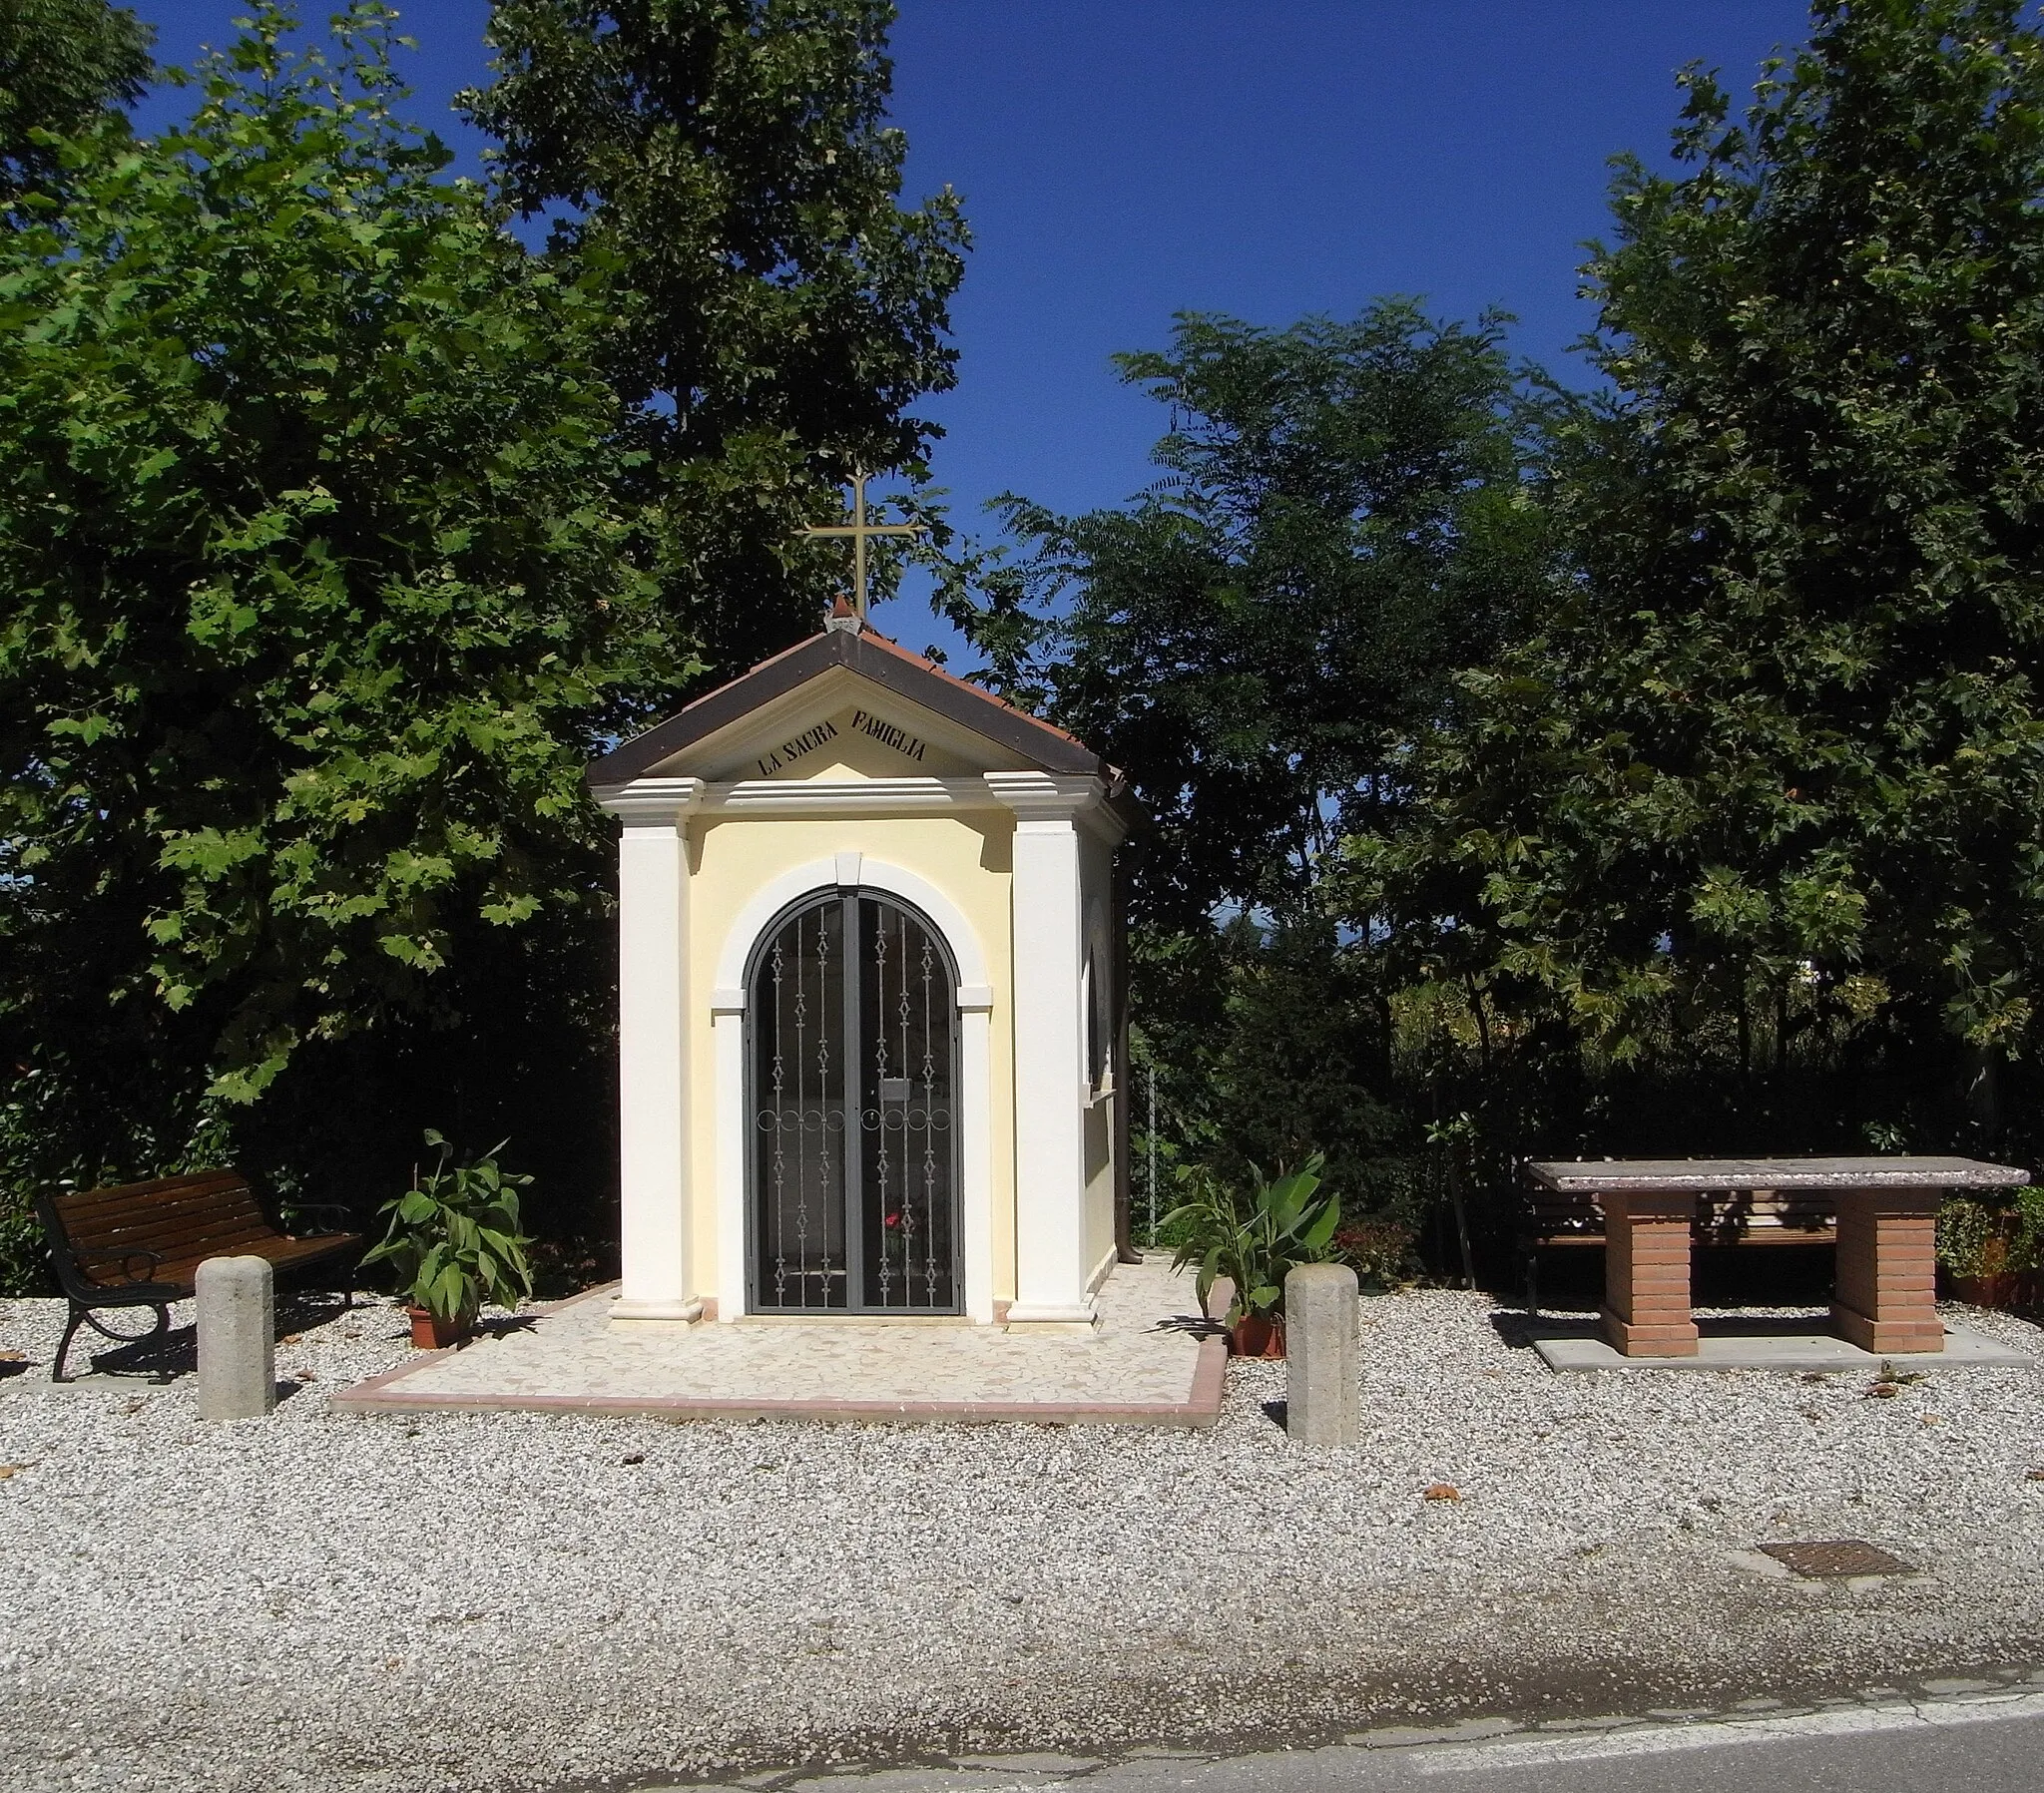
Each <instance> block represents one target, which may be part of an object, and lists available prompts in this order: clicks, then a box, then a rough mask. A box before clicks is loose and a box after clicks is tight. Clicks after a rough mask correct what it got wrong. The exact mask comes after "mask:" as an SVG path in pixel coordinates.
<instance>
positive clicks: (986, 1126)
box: [711, 852, 994, 1325]
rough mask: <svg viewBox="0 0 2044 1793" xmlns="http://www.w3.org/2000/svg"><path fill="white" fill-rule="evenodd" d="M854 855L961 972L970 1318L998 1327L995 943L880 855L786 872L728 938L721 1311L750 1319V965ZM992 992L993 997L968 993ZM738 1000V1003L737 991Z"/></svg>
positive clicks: (720, 1052) (962, 1209) (831, 885)
mask: <svg viewBox="0 0 2044 1793" xmlns="http://www.w3.org/2000/svg"><path fill="white" fill-rule="evenodd" d="M847 860H850V861H852V862H853V866H852V868H851V869H853V870H854V872H855V876H856V879H857V883H858V886H859V887H860V888H861V889H865V890H879V891H885V892H886V893H887V894H888V895H889V896H896V897H899V898H901V899H902V900H903V901H904V902H907V903H912V904H914V905H915V907H916V908H918V909H919V910H921V911H922V913H923V914H924V915H926V916H927V917H928V918H929V920H930V922H931V924H932V925H933V926H934V927H935V928H936V930H937V932H938V933H939V934H941V935H942V936H943V937H944V943H945V945H946V946H948V947H949V948H950V950H951V959H952V963H953V964H954V965H955V966H956V967H957V971H958V980H959V982H958V999H959V1000H958V1007H959V1011H960V1013H959V1018H958V1032H959V1051H958V1127H959V1139H958V1173H959V1186H958V1210H959V1213H958V1219H959V1243H960V1245H961V1247H962V1249H963V1255H964V1258H965V1288H964V1307H965V1312H966V1316H967V1318H969V1319H971V1320H974V1321H977V1322H978V1323H979V1324H981V1325H991V1324H992V1322H993V1317H994V1293H993V1291H994V1269H993V1199H994V1192H993V1180H994V1179H993V1102H994V1091H993V1047H992V1026H991V1023H992V1008H993V983H992V979H991V978H990V976H989V975H988V971H987V958H986V951H985V948H984V947H983V946H982V945H981V943H980V939H979V936H978V934H977V933H976V932H975V931H974V929H973V927H972V924H971V923H970V922H969V921H967V920H966V919H965V912H964V911H963V910H962V909H960V908H959V907H958V905H957V904H956V903H954V902H952V901H951V899H950V898H949V897H947V896H946V895H945V894H944V893H943V892H942V891H941V890H939V889H938V888H937V887H936V886H935V885H934V884H932V883H930V882H929V880H928V879H926V878H923V877H921V876H919V875H918V874H916V873H915V872H912V871H909V870H908V869H906V868H905V867H903V866H898V865H892V864H889V863H888V862H887V861H886V860H883V859H875V858H874V857H873V856H872V855H871V854H870V853H852V852H845V853H833V854H832V855H831V856H830V857H829V858H827V859H814V860H810V861H809V862H808V863H807V864H805V865H798V866H795V867H794V868H792V869H791V870H789V871H785V872H782V873H781V874H780V876H778V877H777V878H773V879H770V880H769V881H768V882H767V884H765V885H763V886H762V887H761V888H760V889H759V890H758V891H757V892H755V893H754V895H753V898H752V900H751V901H750V902H749V903H747V904H746V906H745V908H744V909H743V910H741V911H740V912H739V916H738V919H737V920H736V921H734V922H733V923H732V926H731V931H730V933H728V934H727V935H726V936H725V939H724V947H723V950H722V951H721V953H720V954H719V956H718V961H717V981H716V986H715V997H714V999H713V1003H712V1022H711V1028H712V1037H713V1042H714V1044H713V1046H712V1055H713V1057H714V1059H715V1072H716V1104H717V1144H716V1160H717V1239H718V1251H717V1317H718V1320H719V1322H720V1323H723V1322H727V1321H731V1322H736V1321H738V1320H741V1319H743V1318H745V1317H746V1144H747V1140H748V1138H749V1133H748V1129H747V1126H746V1048H745V1038H746V1035H745V1022H746V1016H745V1010H746V971H747V966H748V963H749V961H750V960H751V959H752V956H753V949H754V947H755V946H756V945H757V944H758V943H759V941H760V938H761V936H762V935H764V934H765V933H766V931H767V928H768V927H770V926H771V925H772V923H773V921H774V919H775V917H777V916H778V915H779V914H780V913H781V912H782V911H783V910H784V909H786V908H787V907H788V905H789V904H791V903H794V902H797V901H799V900H800V899H801V898H802V897H805V896H807V895H809V894H810V893H811V892H812V891H823V890H836V889H839V888H841V887H842V886H841V885H840V882H839V877H840V871H841V870H842V869H844V867H845V861H847ZM982 994H983V995H984V997H985V1001H984V1003H976V1002H968V1001H967V998H968V996H971V997H978V996H980V995H982ZM733 998H735V999H736V1002H735V1003H733V1004H729V1006H728V999H733Z"/></svg>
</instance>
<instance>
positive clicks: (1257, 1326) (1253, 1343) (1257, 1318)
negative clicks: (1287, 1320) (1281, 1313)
mask: <svg viewBox="0 0 2044 1793" xmlns="http://www.w3.org/2000/svg"><path fill="white" fill-rule="evenodd" d="M1229 1346H1230V1349H1231V1350H1233V1351H1234V1353H1235V1355H1236V1356H1237V1357H1282V1356H1283V1355H1284V1322H1283V1321H1282V1320H1280V1319H1277V1318H1275V1317H1274V1316H1272V1315H1270V1314H1245V1315H1244V1316H1243V1317H1242V1318H1241V1319H1240V1320H1238V1321H1236V1323H1235V1326H1234V1328H1233V1330H1232V1331H1231V1332H1230V1333H1229Z"/></svg>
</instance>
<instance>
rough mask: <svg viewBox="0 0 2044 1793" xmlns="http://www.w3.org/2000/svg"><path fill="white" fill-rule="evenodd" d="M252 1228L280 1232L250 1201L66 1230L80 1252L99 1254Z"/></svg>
mask: <svg viewBox="0 0 2044 1793" xmlns="http://www.w3.org/2000/svg"><path fill="white" fill-rule="evenodd" d="M252 1227H253V1228H254V1229H255V1230H256V1232H274V1231H276V1228H275V1227H273V1226H271V1225H270V1224H269V1222H268V1221H267V1220H265V1219H264V1218H263V1217H262V1210H261V1209H260V1208H258V1207H256V1204H255V1203H254V1202H253V1201H250V1202H236V1203H235V1204H233V1205H232V1206H227V1205H223V1206H222V1207H219V1208H188V1209H187V1210H185V1211H184V1212H183V1213H177V1214H159V1215H144V1216H141V1217H139V1218H137V1219H135V1220H132V1221H129V1222H127V1223H126V1224H124V1225H121V1226H94V1227H76V1228H73V1227H67V1228H66V1229H65V1230H66V1231H67V1232H68V1233H69V1234H70V1236H71V1240H72V1243H73V1245H74V1246H75V1247H76V1248H77V1249H78V1250H80V1251H96V1250H99V1249H100V1248H101V1247H102V1246H112V1247H115V1248H117V1249H118V1248H119V1247H122V1246H127V1245H136V1244H143V1245H149V1246H151V1247H152V1248H153V1249H157V1250H161V1249H162V1247H161V1245H159V1244H158V1241H159V1240H164V1239H169V1240H173V1241H175V1240H178V1239H203V1238H208V1237H210V1236H212V1235H213V1234H215V1233H226V1232H246V1231H248V1230H249V1229H250V1228H252Z"/></svg>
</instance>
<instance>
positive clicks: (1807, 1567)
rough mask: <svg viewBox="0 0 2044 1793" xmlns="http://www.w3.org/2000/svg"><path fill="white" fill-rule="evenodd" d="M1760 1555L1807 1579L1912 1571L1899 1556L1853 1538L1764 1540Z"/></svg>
mask: <svg viewBox="0 0 2044 1793" xmlns="http://www.w3.org/2000/svg"><path fill="white" fill-rule="evenodd" d="M1761 1554H1762V1555H1763V1556H1767V1557H1772V1558H1774V1560H1775V1561H1776V1562H1777V1563H1785V1564H1787V1565H1788V1566H1789V1568H1790V1569H1793V1570H1794V1571H1795V1572H1796V1573H1797V1574H1798V1575H1802V1576H1804V1577H1806V1578H1807V1579H1809V1580H1812V1581H1814V1580H1823V1579H1828V1578H1830V1577H1831V1576H1834V1575H1906V1574H1913V1573H1914V1572H1915V1571H1914V1569H1912V1568H1911V1567H1910V1565H1908V1564H1906V1563H1904V1562H1903V1561H1902V1560H1901V1558H1899V1557H1890V1556H1889V1555H1888V1554H1887V1552H1886V1551H1879V1550H1875V1549H1874V1547H1873V1546H1872V1545H1870V1544H1863V1543H1861V1542H1860V1540H1858V1539H1856V1538H1834V1539H1829V1540H1827V1541H1825V1542H1823V1543H1820V1544H1764V1545H1762V1546H1761Z"/></svg>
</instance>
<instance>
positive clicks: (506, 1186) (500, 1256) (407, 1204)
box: [362, 1127, 532, 1321]
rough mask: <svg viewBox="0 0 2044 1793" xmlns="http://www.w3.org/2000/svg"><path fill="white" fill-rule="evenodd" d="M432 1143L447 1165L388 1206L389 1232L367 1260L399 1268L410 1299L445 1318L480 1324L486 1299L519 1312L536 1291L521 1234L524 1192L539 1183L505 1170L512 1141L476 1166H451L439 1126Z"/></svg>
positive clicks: (450, 1150) (526, 1240) (385, 1210)
mask: <svg viewBox="0 0 2044 1793" xmlns="http://www.w3.org/2000/svg"><path fill="white" fill-rule="evenodd" d="M426 1143H427V1144H428V1145H431V1146H435V1147H437V1148H438V1150H439V1153H440V1161H439V1162H438V1163H437V1164H435V1165H434V1166H433V1168H432V1169H431V1170H430V1171H429V1172H428V1173H427V1174H426V1175H425V1176H424V1177H423V1178H417V1177H415V1178H414V1180H413V1183H412V1186H411V1187H410V1188H409V1189H407V1190H405V1192H404V1193H403V1194H402V1195H400V1196H398V1197H397V1199H396V1200H395V1201H390V1202H386V1203H384V1205H383V1208H382V1210H381V1211H382V1214H383V1215H385V1216H387V1217H388V1226H387V1228H386V1230H385V1232H384V1235H383V1238H382V1240H381V1241H380V1242H379V1243H378V1244H376V1245H375V1246H373V1247H372V1248H371V1249H370V1250H369V1251H367V1252H365V1253H364V1254H363V1257H362V1262H363V1263H365V1264H373V1263H390V1264H394V1265H396V1266H397V1275H398V1280H399V1283H400V1285H401V1288H400V1292H401V1293H402V1294H403V1295H404V1296H405V1298H406V1299H407V1300H409V1301H410V1302H411V1304H412V1305H413V1306H414V1307H423V1308H425V1309H426V1310H427V1311H428V1312H429V1313H431V1314H433V1315H435V1316H436V1317H437V1318H439V1319H442V1320H447V1321H456V1320H464V1319H469V1318H472V1317H473V1316H474V1314H475V1312H476V1310H477V1309H478V1308H480V1307H481V1306H482V1304H483V1303H484V1302H485V1301H494V1302H495V1303H496V1304H497V1305H498V1306H499V1307H515V1306H517V1305H518V1303H519V1302H520V1301H522V1300H524V1299H525V1298H526V1297H527V1296H529V1295H530V1294H531V1293H532V1264H531V1262H530V1260H529V1259H528V1258H527V1257H526V1254H525V1253H526V1247H527V1246H528V1245H530V1244H531V1243H532V1240H531V1239H529V1238H527V1237H526V1236H525V1235H524V1234H523V1233H521V1232H520V1231H519V1230H518V1226H519V1222H518V1191H519V1190H520V1189H521V1188H523V1187H525V1186H526V1185H527V1184H528V1183H530V1182H531V1181H532V1178H531V1177H529V1176H518V1175H514V1174H512V1173H511V1172H509V1171H506V1170H504V1169H502V1168H501V1167H500V1166H499V1165H498V1163H497V1153H498V1152H500V1151H502V1150H503V1149H504V1147H505V1146H506V1145H507V1144H509V1143H510V1141H509V1140H506V1139H499V1140H498V1141H497V1143H496V1144H494V1145H493V1146H491V1147H490V1149H489V1150H488V1151H486V1152H484V1153H483V1155H482V1156H481V1157H479V1158H477V1159H476V1160H475V1161H474V1162H473V1163H468V1164H461V1163H454V1164H450V1163H449V1162H448V1160H449V1159H450V1158H451V1157H452V1156H453V1155H454V1154H453V1148H452V1147H451V1146H450V1145H449V1144H448V1143H447V1141H446V1139H445V1138H443V1137H442V1136H441V1135H440V1134H439V1133H438V1132H436V1131H434V1130H433V1129H432V1128H431V1127H428V1128H427V1129H426Z"/></svg>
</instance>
